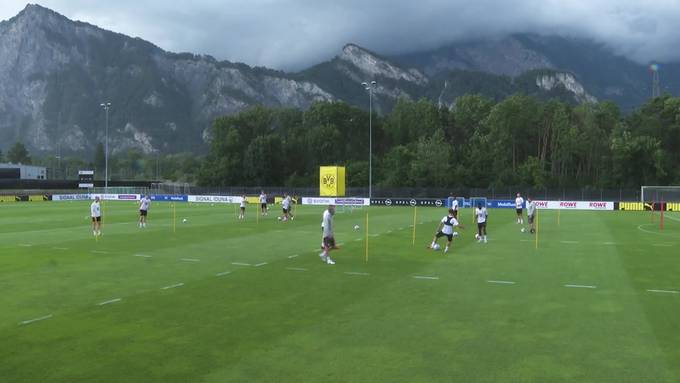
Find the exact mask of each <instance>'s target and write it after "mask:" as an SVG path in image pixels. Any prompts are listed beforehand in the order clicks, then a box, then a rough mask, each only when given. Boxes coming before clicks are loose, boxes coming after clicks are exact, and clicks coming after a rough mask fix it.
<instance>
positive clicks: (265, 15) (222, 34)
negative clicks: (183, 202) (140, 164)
mask: <svg viewBox="0 0 680 383" xmlns="http://www.w3.org/2000/svg"><path fill="white" fill-rule="evenodd" d="M41 4H42V5H43V6H46V7H49V8H52V9H54V10H56V11H58V12H60V13H62V14H64V15H66V16H67V17H70V18H74V19H80V20H82V21H87V22H90V23H92V24H96V25H99V26H101V27H104V28H107V29H111V30H115V31H117V32H121V33H125V34H129V35H132V36H138V37H141V38H144V39H146V40H149V41H151V42H153V43H155V44H157V45H159V46H160V47H162V48H164V49H167V50H171V51H188V52H193V53H205V54H210V55H213V56H215V57H217V58H218V59H228V60H231V61H242V62H245V63H247V64H250V65H260V66H268V67H273V68H278V69H284V70H293V69H300V68H304V67H306V66H309V65H312V64H314V63H317V62H319V61H322V60H326V59H329V58H331V57H332V56H333V55H335V54H337V53H338V51H339V50H340V48H341V47H342V46H343V45H344V44H345V43H348V42H354V43H357V44H359V45H362V46H365V47H367V48H370V49H372V50H375V51H377V52H380V53H384V54H396V53H404V52H413V51H418V50H424V49H430V48H435V47H438V46H441V45H443V44H446V43H450V42H455V41H461V40H471V39H475V38H480V37H495V36H502V35H504V34H508V33H521V32H533V33H539V34H554V33H557V34H563V35H570V36H574V37H584V38H590V39H593V40H595V41H598V42H601V43H604V44H606V45H607V46H609V47H611V48H612V49H613V50H615V51H616V52H619V53H621V54H623V55H626V56H628V57H630V58H632V59H634V60H636V61H639V62H641V63H646V62H649V61H652V60H660V61H675V60H680V50H677V49H673V48H674V47H676V46H678V43H680V30H677V28H676V24H677V21H678V20H680V3H679V2H677V1H672V0H657V1H648V0H618V1H617V0H600V1H592V0H590V1H582V0H571V1H569V0H567V1H565V0H559V1H558V0H542V1H540V0H539V1H535V0H534V1H530V0H516V1H512V0H505V1H504V0H477V1H469V0H465V1H463V0H448V1H447V0H420V1H412V0H408V1H404V0H396V1H395V0H372V1H371V0H361V1H359V0H335V1H333V0H288V1H277V0H233V1H226V0H225V1H217V0H193V1H191V2H187V3H185V2H170V1H160V0H147V1H139V0H136V1H132V0H117V1H111V2H100V1H97V2H95V1H89V0H44V1H42V2H41ZM24 5H25V4H23V3H22V2H19V1H16V0H3V3H2V5H0V17H2V18H7V17H10V16H11V15H13V14H15V13H16V12H18V11H19V10H20V9H21V8H23V6H24Z"/></svg>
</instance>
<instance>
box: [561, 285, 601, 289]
mask: <svg viewBox="0 0 680 383" xmlns="http://www.w3.org/2000/svg"><path fill="white" fill-rule="evenodd" d="M564 287H574V288H577V289H596V288H597V286H589V285H564Z"/></svg>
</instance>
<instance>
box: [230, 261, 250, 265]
mask: <svg viewBox="0 0 680 383" xmlns="http://www.w3.org/2000/svg"><path fill="white" fill-rule="evenodd" d="M231 264H232V265H236V266H252V265H251V264H250V263H242V262H232V263H231Z"/></svg>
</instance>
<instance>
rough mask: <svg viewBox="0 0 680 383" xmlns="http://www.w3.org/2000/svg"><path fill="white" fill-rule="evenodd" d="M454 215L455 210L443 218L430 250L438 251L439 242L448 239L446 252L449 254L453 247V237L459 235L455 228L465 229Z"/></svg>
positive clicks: (450, 210) (451, 210)
mask: <svg viewBox="0 0 680 383" xmlns="http://www.w3.org/2000/svg"><path fill="white" fill-rule="evenodd" d="M454 214H455V210H453V209H449V214H448V215H446V216H444V218H442V220H441V221H440V222H439V226H437V232H436V233H435V234H434V238H432V243H430V246H429V248H430V249H436V245H437V240H438V239H439V238H441V237H446V239H447V240H448V242H447V243H446V248H445V249H444V252H445V253H448V251H449V247H451V242H452V241H453V237H455V236H457V235H458V233H456V232H455V231H453V228H454V227H460V228H463V226H462V225H461V224H459V223H458V220H457V219H456V217H454Z"/></svg>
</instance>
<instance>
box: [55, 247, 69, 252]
mask: <svg viewBox="0 0 680 383" xmlns="http://www.w3.org/2000/svg"><path fill="white" fill-rule="evenodd" d="M52 250H61V251H66V250H68V248H67V247H53V248H52Z"/></svg>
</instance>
